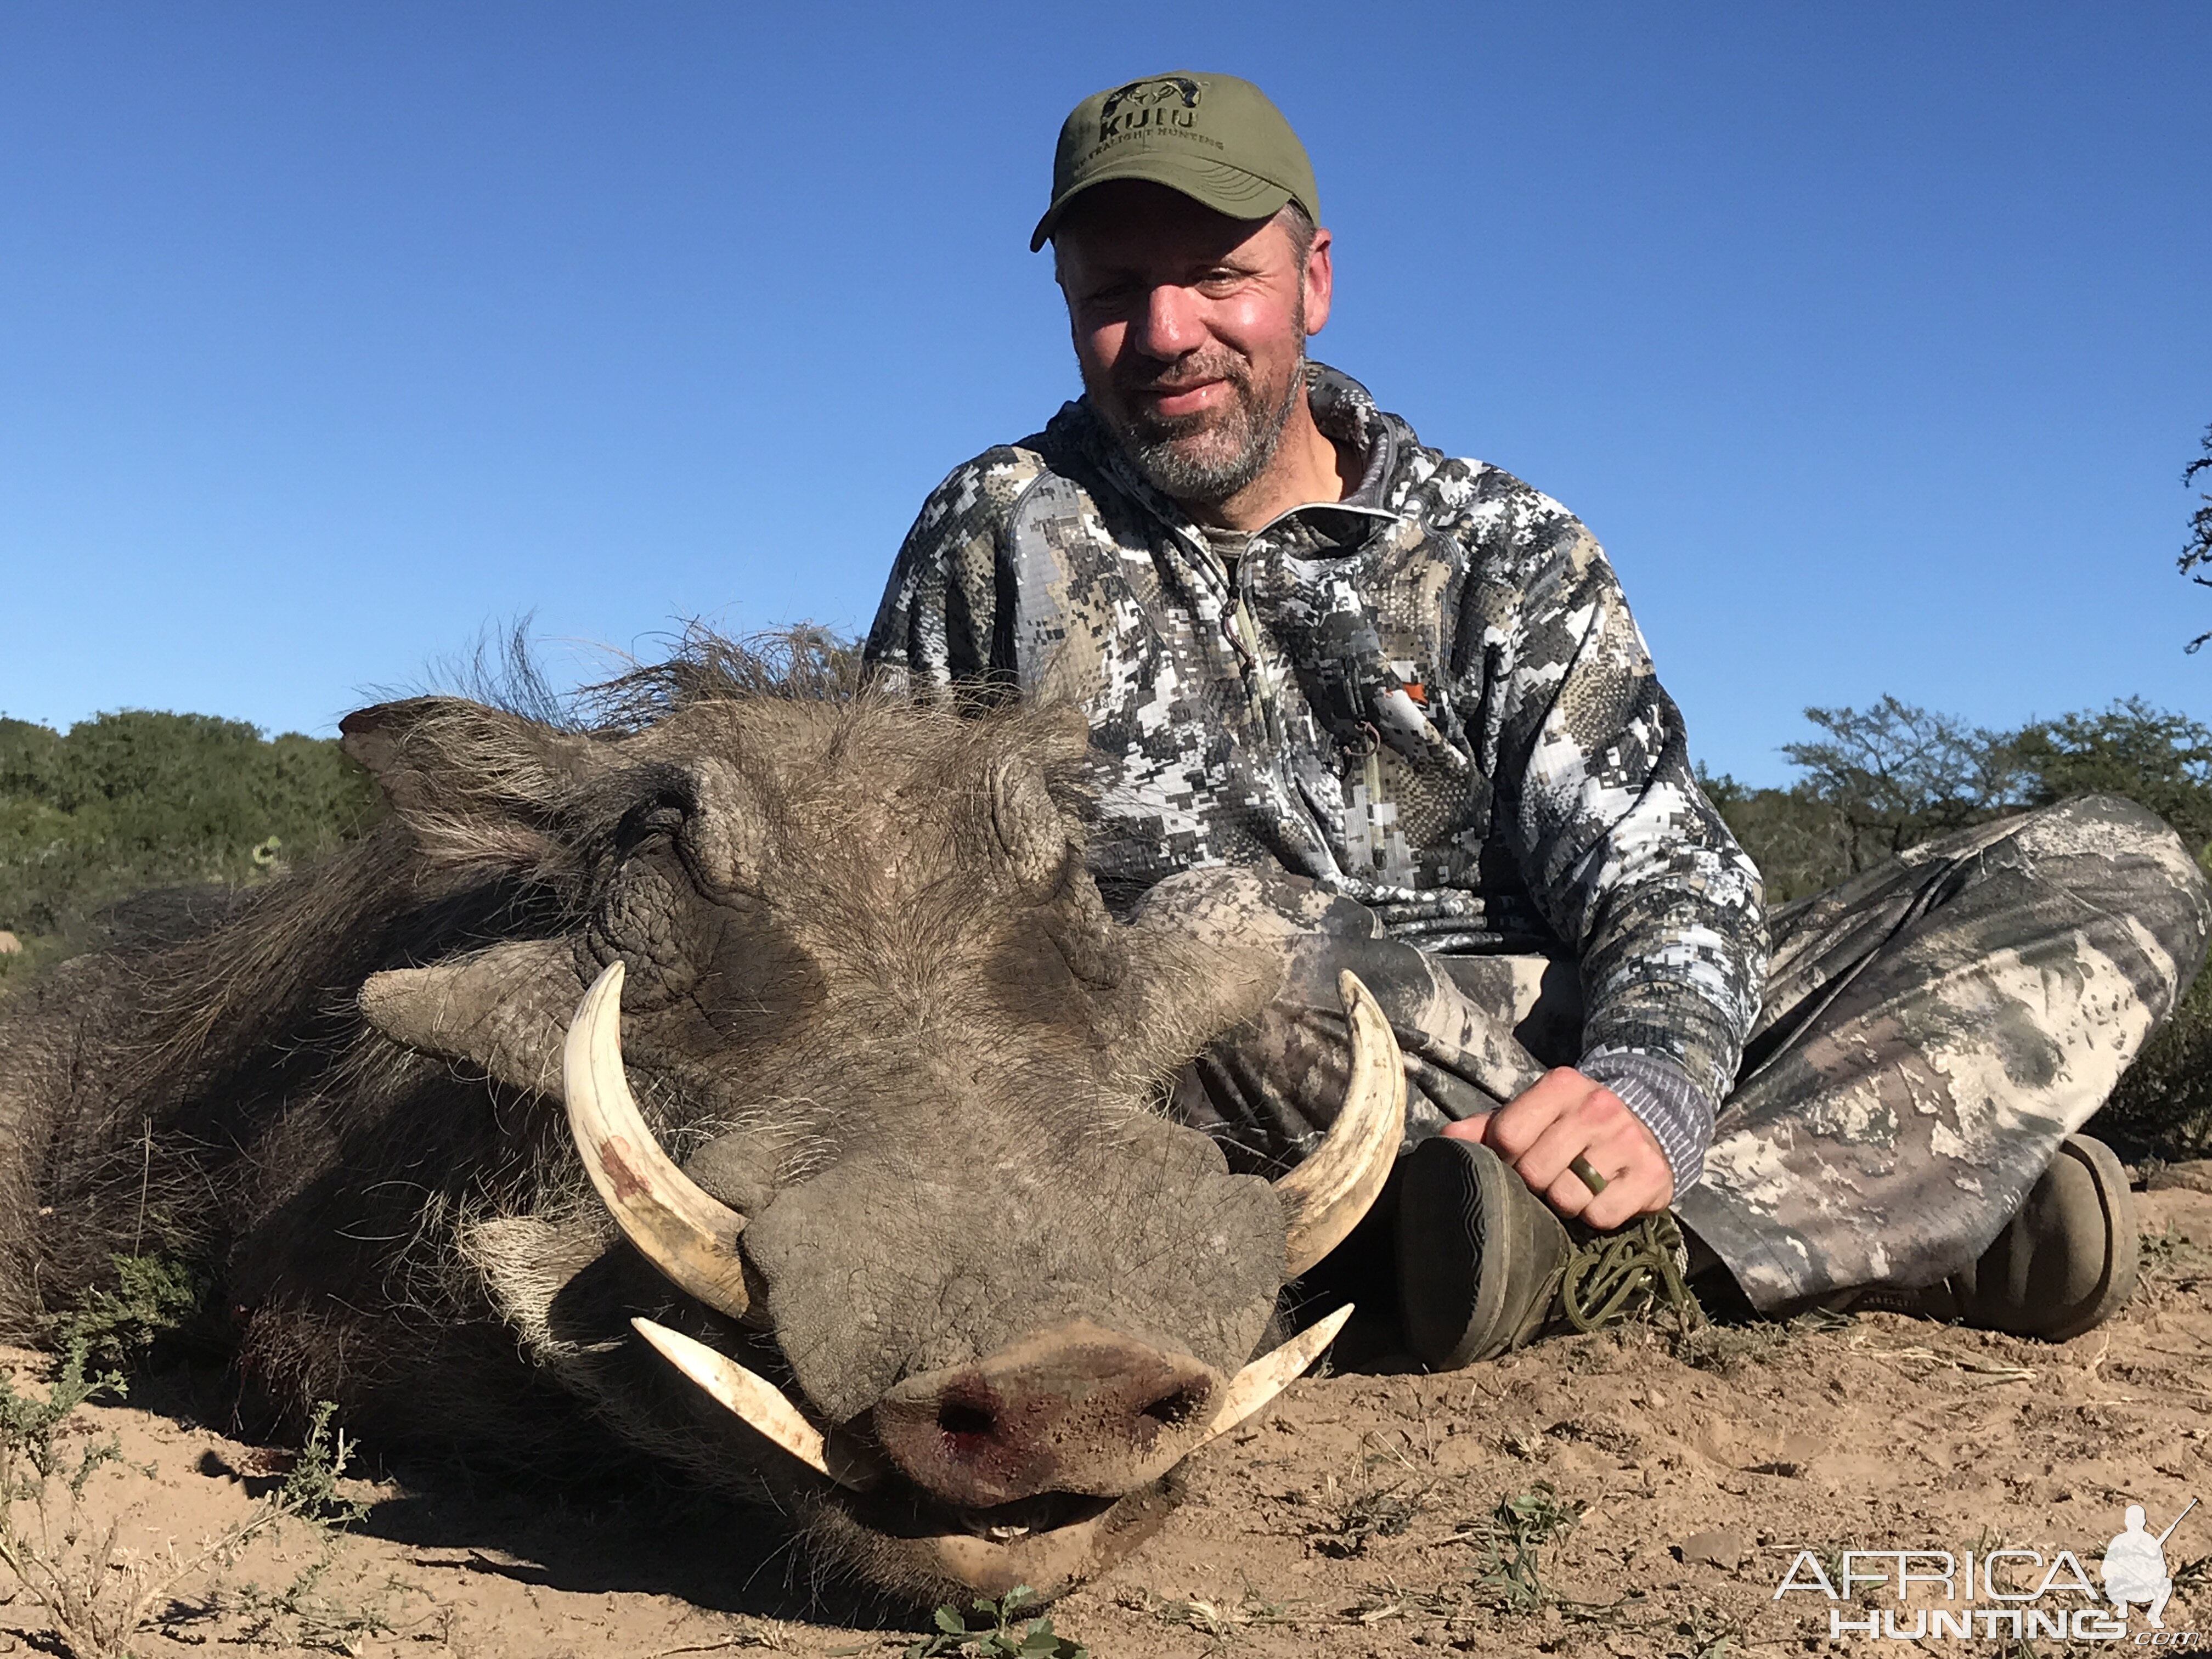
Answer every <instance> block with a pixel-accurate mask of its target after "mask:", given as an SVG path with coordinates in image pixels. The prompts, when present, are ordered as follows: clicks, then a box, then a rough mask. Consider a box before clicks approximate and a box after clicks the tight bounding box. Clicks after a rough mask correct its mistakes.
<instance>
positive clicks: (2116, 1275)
mask: <svg viewBox="0 0 2212 1659" xmlns="http://www.w3.org/2000/svg"><path fill="white" fill-rule="evenodd" d="M2140 1248H2141V1243H2140V1238H2139V1235H2138V1233H2137V1231H2136V1206H2135V1194H2133V1193H2131V1192H2130V1191H2129V1190H2128V1173H2127V1171H2126V1170H2124V1169H2123V1168H2122V1167H2121V1166H2120V1160H2119V1159H2118V1158H2115V1157H2114V1156H2113V1155H2112V1148H2111V1147H2109V1146H2106V1145H2105V1143H2104V1142H2103V1141H2101V1140H2098V1139H2094V1138H2093V1137H2092V1136H2089V1135H2069V1136H2067V1137H2066V1139H2064V1140H2063V1141H2061V1142H2059V1144H2058V1155H2057V1157H2056V1158H2052V1159H2051V1167H2050V1168H2049V1169H2047V1170H2045V1171H2044V1172H2043V1174H2042V1176H2041V1177H2040V1178H2039V1179H2038V1180H2037V1182H2036V1183H2035V1185H2034V1186H2033V1187H2031V1188H2028V1189H2027V1198H2026V1200H2023V1201H2022V1202H2021V1206H2020V1210H2019V1212H2018V1213H2016V1214H2015V1216H2014V1217H2013V1218H2012V1219H2011V1220H2010V1221H2009V1222H2008V1223H2007V1224H2006V1225H2005V1230H2004V1231H2002V1232H2001V1233H1999V1234H1998V1235H1997V1236H1996V1243H1993V1244H1991V1245H1990V1248H1989V1249H1986V1250H1984V1251H1983V1252H1982V1255H1981V1260H1979V1261H1977V1262H1975V1263H1974V1264H1973V1266H1972V1267H1968V1268H1967V1269H1966V1271H1965V1272H1964V1273H1954V1274H1952V1276H1951V1277H1950V1278H1948V1279H1944V1280H1943V1281H1942V1283H1941V1284H1936V1285H1929V1286H1928V1287H1927V1288H1926V1289H1925V1290H1918V1291H1899V1290H1890V1289H1887V1288H1886V1287H1882V1288H1877V1289H1875V1290H1871V1291H1861V1292H1859V1294H1858V1295H1857V1296H1856V1297H1853V1298H1852V1300H1851V1304H1850V1308H1851V1311H1853V1312H1855V1313H1857V1312H1864V1311H1867V1310H1879V1311H1885V1312H1892V1313H1907V1314H1918V1315H1920V1316H1923V1317H1924V1318H1928V1319H1942V1320H1946V1321H1956V1322H1960V1323H1962V1324H1966V1325H1972V1326H1974V1327H1975V1328H1978V1329H1981V1330H1987V1331H2003V1332H2006V1333H2008V1334H2010V1335H2013V1336H2039V1337H2041V1338H2043V1339H2044V1340H2045V1341H2050V1342H2063V1341H2065V1340H2067V1339H2068V1338H2069V1337H2074V1336H2079V1335H2081V1333H2082V1332H2084V1331H2086V1330H2088V1329H2090V1328H2093V1327H2094V1326H2097V1325H2100V1324H2102V1323H2103V1322H2105V1321H2106V1319H2108V1318H2110V1317H2111V1316H2112V1315H2113V1314H2115V1313H2117V1312H2118V1310H2119V1308H2120V1304H2122V1303H2124V1302H2125V1301H2126V1300H2127V1299H2128V1297H2129V1294H2130V1292H2131V1291H2134V1289H2135V1287H2136V1267H2137V1265H2138V1262H2137V1255H2138V1251H2139V1250H2140Z"/></svg>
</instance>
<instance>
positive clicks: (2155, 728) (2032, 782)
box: [1700, 697, 2212, 1158]
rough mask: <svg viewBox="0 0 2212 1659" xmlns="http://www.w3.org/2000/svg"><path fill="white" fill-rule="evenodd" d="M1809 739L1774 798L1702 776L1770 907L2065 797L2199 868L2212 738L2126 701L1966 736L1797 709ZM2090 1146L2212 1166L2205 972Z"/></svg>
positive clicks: (2110, 1106) (1881, 708) (1793, 756)
mask: <svg viewBox="0 0 2212 1659" xmlns="http://www.w3.org/2000/svg"><path fill="white" fill-rule="evenodd" d="M1805 714H1806V718H1807V719H1808V720H1811V721H1812V722H1813V724H1814V726H1817V727H1818V728H1819V729H1820V732H1821V734H1822V735H1821V736H1820V737H1818V738H1812V739H1809V740H1808V741H1806V742H1802V743H1794V744H1784V748H1783V752H1784V754H1785V755H1787V756H1788V757H1790V760H1791V761H1792V762H1794V763H1796V765H1797V766H1798V767H1799V768H1801V769H1802V770H1803V771H1804V772H1805V774H1806V775H1805V776H1804V777H1803V778H1802V779H1801V780H1800V781H1797V782H1796V783H1795V784H1792V785H1791V786H1790V787H1788V788H1786V789H1753V788H1749V787H1746V786H1745V785H1742V784H1740V783H1738V782H1736V781H1735V779H1733V778H1730V777H1728V776H1726V775H1719V776H1714V775H1701V779H1700V781H1702V782H1703V784H1704V785H1705V790H1706V793H1707V794H1708V795H1709V796H1710V797H1711V799H1712V802H1713V805H1715V806H1716V807H1717V808H1718V809H1719V811H1720V813H1721V816H1722V817H1724V818H1725V819H1727V820H1728V823H1729V828H1730V829H1733V830H1734V831H1735V834H1736V837H1737V839H1738V840H1740V841H1741V842H1742V843H1743V845H1744V849H1745V850H1746V851H1747V852H1748V853H1749V854H1751V856H1752V858H1753V860H1754V861H1755V862H1756V863H1757V864H1758V866H1759V870H1760V872H1761V873H1762V874H1764V875H1765V878H1766V898H1767V902H1768V904H1769V905H1770V906H1773V907H1779V906H1781V905H1783V904H1786V903H1788V902H1790V901H1791V900H1793V899H1798V898H1803V897H1805V896H1808V895H1810V894H1814V893H1819V892H1823V891H1826V890H1827V889H1828V888H1831V887H1833V886H1835V885H1837V884H1838V883H1840V882H1843V881H1844V880H1845V879H1847V878H1850V877H1851V876H1854V875H1857V873H1859V872H1861V871H1863V870H1866V869H1870V868H1871V867H1873V866H1875V865H1876V864H1879V863H1881V861H1882V860H1885V859H1888V858H1891V857H1893V856H1894V855H1895V854H1898V853H1901V852H1903V851H1904V850H1905V848H1908V847H1914V846H1917V845H1918V844H1920V843H1921V842H1924V841H1929V840H1932V839H1934V838H1935V837H1936V836H1943V835H1948V834H1949V833H1951V832H1952V831H1954V830H1956V829H1966V828H1970V827H1972V825H1975V824H1978V823H1987V822H1988V821H1989V820H1990V819H1991V818H1995V817H2002V816H2003V815H2004V814H2006V813H2008V812H2015V811H2022V810H2025V809H2027V808H2029V807H2033V806H2043V805H2050V804H2051V803H2052V802H2055V801H2060V800H2064V799H2067V798H2069V796H2074V795H2084V794H2093V793H2102V794H2112V795H2122V796H2124V797H2126V798H2127V799H2130V800H2132V801H2135V802H2137V803H2138V804H2140V805H2144V806H2147V807H2148V808H2150V810H2151V811H2154V812H2156V813H2157V814H2158V815H2159V816H2160V817H2163V818H2164V819H2165V820H2166V822H2167V823H2170V824H2172V826H2173V827H2174V829H2176V830H2177V831H2178V832H2179V834H2180V836H2181V837H2182V839H2183V841H2184V842H2185V843H2186V844H2187V845H2188V847H2189V848H2190V850H2191V852H2192V853H2194V854H2196V856H2197V861H2198V863H2200V864H2203V865H2206V866H2207V867H2208V868H2212V730H2208V729H2207V728H2206V727H2205V726H2202V725H2200V724H2199V723H2198V722H2197V721H2195V720H2191V719H2189V718H2188V717H2187V716H2185V715H2182V714H2168V713H2166V712H2164V711H2162V710H2160V709H2156V708H2152V707H2151V706H2150V705H2149V704H2148V703H2146V702H2143V701H2142V699H2141V698H2139V697H2130V698H2128V699H2126V700H2124V701H2123V702H2115V703H2113V704H2112V706H2111V707H2110V708H2105V709H2100V710H2088V711H2084V712H2082V713H2079V714H2064V715H2061V716H2059V717H2058V718H2057V719H2056V720H2032V721H2030V722H2029V723H2028V724H2027V725H2026V726H2021V727H2020V728H2019V729H2018V730H2017V731H2013V732H1990V731H1985V730H1983V729H1980V728H1978V727H1971V726H1966V724H1965V723H1963V722H1962V721H1960V720H1955V719H1953V718H1952V717H1951V716H1949V715H1946V714H1930V713H1929V712H1928V711H1927V710H1925V709H1922V708H1914V707H1913V706H1911V704H1909V703H1904V702H1899V701H1898V700H1897V699H1896V698H1894V697H1884V698H1883V699H1882V700H1881V702H1879V703H1878V704H1876V705H1875V707H1874V708H1871V709H1867V710H1863V711H1862V710H1859V709H1852V708H1808V709H1807V710H1806V711H1805ZM2098 1124H2099V1126H2100V1132H2101V1133H2106V1134H2107V1135H2108V1137H2109V1138H2111V1139H2113V1140H2114V1142H2115V1143H2116V1144H2118V1145H2120V1146H2123V1147H2124V1149H2125V1150H2126V1151H2127V1152H2129V1153H2130V1155H2132V1156H2142V1155H2144V1154H2149V1155H2152V1156H2157V1157H2162V1158H2202V1157H2205V1156H2207V1155H2212V975H2207V976H2205V977H2203V978H2201V979H2199V980H2198V981H2197V983H2196V984H2195V985H2194V986H2192V987H2191V989H2190V991H2189V994H2187V995H2186V996H2185V997H2184V998H2183V999H2182V1002H2181V1005H2180V1006H2179V1008H2177V1009H2176V1010H2175V1011H2174V1014H2173V1017H2172V1018H2171V1019H2170V1020H2168V1021H2167V1022H2166V1025H2165V1026H2164V1028H2162V1029H2161V1030H2160V1031H2159V1032H2158V1033H2157V1035H2156V1036H2154V1037H2153V1038H2152V1039H2151V1041H2150V1042H2149V1044H2148V1046H2147V1047H2146V1048H2144V1050H2143V1052H2142V1054H2140V1055H2139V1056H2137V1058H2136V1063H2135V1065H2134V1066H2131V1067H2130V1069H2129V1071H2128V1073H2127V1075H2126V1076H2125V1077H2124V1078H2123V1079H2121V1082H2120V1086H2119V1088H2118V1091H2116V1092H2115V1093H2114V1094H2113V1096H2112V1100H2111V1101H2110V1102H2109V1103H2107V1104H2106V1107H2105V1109H2104V1110H2103V1111H2102V1112H2101V1113H2100V1114H2099V1116H2098Z"/></svg>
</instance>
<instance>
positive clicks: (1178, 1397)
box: [1138, 1386, 1213, 1429]
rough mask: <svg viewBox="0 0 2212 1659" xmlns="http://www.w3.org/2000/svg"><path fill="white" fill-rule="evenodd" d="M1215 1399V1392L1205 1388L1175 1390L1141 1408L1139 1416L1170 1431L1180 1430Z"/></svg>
mask: <svg viewBox="0 0 2212 1659" xmlns="http://www.w3.org/2000/svg"><path fill="white" fill-rule="evenodd" d="M1212 1397H1213V1390H1212V1389H1208V1388H1205V1387H1203V1386H1201V1387H1198V1388H1185V1389H1171V1390H1170V1392H1168V1393H1166V1394H1164V1395H1161V1396H1160V1397H1159V1398H1158V1400H1155V1401H1152V1404H1150V1405H1149V1406H1145V1407H1139V1412H1138V1414H1139V1416H1142V1417H1149V1418H1151V1419H1152V1421H1154V1422H1155V1423H1158V1424H1160V1425H1162V1426H1164V1427H1166V1428H1170V1429H1179V1428H1181V1427H1182V1425H1184V1424H1186V1423H1188V1422H1189V1421H1190V1420H1191V1419H1193V1418H1194V1417H1196V1416H1197V1415H1198V1414H1199V1413H1200V1412H1202V1411H1204V1410H1205V1409H1206V1401H1208V1400H1210V1399H1212Z"/></svg>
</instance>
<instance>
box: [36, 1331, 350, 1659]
mask: <svg viewBox="0 0 2212 1659" xmlns="http://www.w3.org/2000/svg"><path fill="white" fill-rule="evenodd" d="M87 1341H88V1339H87V1338H86V1337H84V1336H83V1335H82V1334H80V1335H79V1337H78V1338H77V1340H74V1341H72V1342H71V1344H70V1346H69V1347H68V1348H67V1349H66V1350H65V1351H64V1353H63V1354H62V1357H61V1358H59V1359H58V1361H56V1362H55V1364H54V1366H53V1369H52V1375H51V1376H50V1377H49V1378H48V1380H47V1383H46V1391H45V1392H44V1393H43V1394H40V1393H38V1392H36V1391H34V1390H32V1389H24V1388H21V1387H19V1386H18V1379H17V1378H16V1377H15V1376H10V1375H9V1374H8V1373H6V1372H4V1371H0V1566H5V1567H6V1568H7V1569H8V1570H9V1571H10V1572H12V1573H14V1574H15V1578H16V1581H17V1582H18V1583H20V1584H21V1586H22V1593H23V1594H25V1595H28V1596H29V1597H30V1599H31V1600H32V1601H34V1602H36V1603H37V1604H38V1605H39V1607H40V1608H41V1609H43V1610H44V1611H45V1613H46V1618H47V1620H48V1622H49V1623H50V1624H51V1625H52V1627H53V1634H54V1637H55V1638H56V1640H57V1642H58V1644H59V1645H60V1646H61V1647H62V1648H63V1649H64V1650H66V1651H67V1652H68V1653H69V1654H70V1656H71V1659H126V1656H128V1655H129V1653H130V1651H131V1648H130V1644H131V1639H132V1638H134V1637H135V1636H137V1633H138V1632H140V1631H142V1630H143V1629H145V1628H146V1626H148V1625H149V1623H151V1622H153V1621H154V1620H155V1616H156V1613H157V1612H158V1611H160V1610H163V1609H166V1608H167V1607H168V1606H169V1604H170V1603H171V1601H173V1599H174V1597H175V1596H176V1595H177V1592H178V1591H179V1589H182V1588H183V1586H184V1585H185V1583H188V1582H189V1581H190V1580H191V1579H193V1578H195V1577H199V1576H200V1575H203V1574H210V1573H218V1572H221V1571H223V1570H224V1569H227V1568H228V1567H229V1566H230V1565H232V1564H233V1563H234V1562H235V1561H236V1560H237V1559H238V1557H239V1555H240V1553H241V1552H242V1551H243V1550H244V1549H245V1548H246V1545H248V1544H249V1543H251V1542H252V1541H253V1540H254V1539H256V1538H258V1537H259V1536H260V1535H261V1534H264V1533H265V1532H268V1531H269V1530H270V1529H271V1528H274V1527H276V1526H277V1525H278V1524H279V1523H280V1522H283V1521H286V1520H300V1521H305V1522H309V1523H310V1524H313V1525H315V1526H319V1527H322V1528H325V1529H326V1530H328V1531H332V1532H334V1531H335V1529H337V1528H343V1527H345V1526H348V1525H350V1524H351V1523H352V1522H355V1521H356V1520H358V1519H359V1518H360V1517H361V1516H362V1513H363V1512H364V1507H363V1506H362V1504H358V1503H357V1502H356V1501H355V1500H353V1499H350V1498H345V1497H343V1496H342V1495H341V1494H340V1493H339V1492H338V1481H339V1480H340V1478H341V1477H342V1476H343V1474H344V1471H345V1466H346V1461H347V1457H348V1448H347V1445H346V1443H345V1437H344V1436H343V1434H340V1433H337V1432H336V1431H332V1430H331V1427H330V1419H331V1412H332V1410H333V1409H334V1408H333V1407H331V1406H330V1405H329V1404H327V1403H325V1404H322V1405H319V1406H318V1407H316V1408H315V1415H314V1419H313V1423H312V1425H310V1427H309V1430H308V1434H307V1444H306V1445H305V1446H304V1447H303V1448H302V1449H301V1453H300V1455H299V1457H298V1459H297V1460H296V1461H295V1462H294V1464H293V1467H292V1471H291V1473H290V1474H288V1475H287V1476H286V1477H285V1479H284V1481H283V1485H282V1486H280V1487H279V1488H278V1489H277V1490H276V1491H274V1492H270V1493H269V1494H267V1495H266V1496H265V1497H264V1498H261V1499H260V1501H259V1502H258V1503H257V1504H255V1505H254V1506H253V1508H252V1510H251V1511H250V1512H249V1513H248V1514H247V1515H246V1516H245V1518H244V1519H242V1520H240V1521H236V1522H233V1523H232V1524H231V1525H230V1526H228V1527H226V1528H224V1529H223V1530H222V1532H221V1533H219V1534H216V1536H215V1537H213V1538H210V1539H208V1540H206V1541H204V1542H203V1543H202V1544H201V1546H200V1547H199V1548H198V1549H197V1551H194V1552H192V1553H189V1554H187V1553H184V1552H182V1551H179V1549H178V1548H177V1547H176V1546H175V1545H174V1544H173V1543H172V1544H170V1545H169V1546H168V1547H167V1549H165V1550H163V1551H161V1552H159V1553H155V1554H153V1555H150V1556H144V1557H142V1556H139V1555H137V1554H136V1553H133V1552H131V1551H130V1550H127V1549H124V1548H122V1547H119V1546H118V1537H119V1535H120V1534H121V1531H122V1526H123V1521H122V1517H121V1516H117V1517H115V1518H113V1519H111V1520H109V1521H107V1522H106V1523H105V1524H104V1525H103V1524H102V1523H100V1522H99V1521H97V1520H96V1519H94V1516H92V1514H91V1512H90V1510H89V1509H88V1505H87V1504H86V1501H85V1497H86V1489H87V1487H88V1486H89V1485H90V1483H91V1481H92V1478H93V1477H94V1475H95V1474H98V1473H99V1472H100V1470H101V1469H102V1468H106V1467H107V1466H108V1465H110V1464H115V1463H120V1462H122V1456H123V1454H122V1449H121V1447H120V1446H119V1445H118V1443H117V1442H116V1440H115V1438H114V1437H112V1436H106V1437H92V1436H89V1435H88V1434H87V1433H86V1432H85V1431H84V1428H83V1425H82V1424H81V1423H80V1422H77V1421H75V1420H73V1419H75V1418H76V1412H77V1410H78V1408H79V1407H82V1406H83V1405H85V1404H86V1403H87V1402H88V1401H92V1400H94V1399H95V1398H98V1397H100V1396H101V1395H107V1396H109V1397H111V1398H114V1399H120V1398H122V1397H123V1395H124V1392H125V1383H124V1381H123V1378H122V1377H121V1376H120V1375H118V1373H116V1372H114V1371H112V1370H100V1371H88V1370H87V1367H88V1363H89V1356H88V1352H87Z"/></svg>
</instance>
